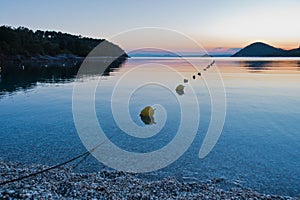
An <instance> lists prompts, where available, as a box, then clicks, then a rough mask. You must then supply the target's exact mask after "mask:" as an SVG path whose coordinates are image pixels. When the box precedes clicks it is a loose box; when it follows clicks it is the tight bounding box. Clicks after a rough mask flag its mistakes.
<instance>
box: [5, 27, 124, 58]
mask: <svg viewBox="0 0 300 200" xmlns="http://www.w3.org/2000/svg"><path fill="white" fill-rule="evenodd" d="M101 42H106V43H107V44H105V45H106V47H108V49H109V50H110V51H107V52H101V55H103V56H112V55H113V54H114V52H118V54H119V53H120V52H121V54H122V57H128V55H127V54H126V53H125V51H124V50H122V49H121V48H120V47H118V46H117V45H115V44H113V43H110V42H108V41H106V40H105V39H93V38H87V37H82V36H80V35H71V34H68V33H62V32H56V31H41V30H36V31H33V30H30V29H28V28H25V27H18V28H13V27H10V26H1V27H0V60H2V61H7V60H13V61H22V60H26V59H32V60H51V59H56V60H57V59H69V60H70V59H80V58H83V57H86V56H87V55H88V54H89V52H90V51H91V50H92V49H93V48H94V47H96V46H97V45H98V44H100V43H101ZM112 51H113V52H112ZM119 55H120V54H119Z"/></svg>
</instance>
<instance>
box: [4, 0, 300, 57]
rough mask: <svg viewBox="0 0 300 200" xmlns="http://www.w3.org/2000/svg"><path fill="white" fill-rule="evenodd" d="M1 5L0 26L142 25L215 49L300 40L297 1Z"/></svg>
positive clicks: (95, 31) (99, 34) (29, 0)
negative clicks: (183, 35) (162, 29)
mask: <svg viewBox="0 0 300 200" xmlns="http://www.w3.org/2000/svg"><path fill="white" fill-rule="evenodd" d="M0 5H1V6H0V24H1V25H9V26H14V27H17V26H25V27H28V28H31V29H34V30H36V29H41V30H56V31H62V32H68V33H72V34H77V35H79V34H80V35H82V36H89V37H95V38H107V39H109V38H110V37H111V36H112V35H115V34H118V33H119V32H122V31H126V30H129V29H133V28H139V27H144V26H146V27H162V28H168V29H174V30H177V31H179V32H182V33H184V34H187V35H188V36H190V37H192V38H194V39H195V40H196V41H197V42H199V43H200V44H202V45H203V46H204V47H205V48H207V49H210V50H214V51H226V50H227V49H228V48H240V47H244V46H245V45H248V44H250V43H252V42H255V41H262V42H266V43H269V44H271V45H274V46H277V47H281V48H285V49H290V48H297V47H299V44H300V26H299V19H300V12H299V8H300V1H299V0H286V1H284V0H277V1H274V0H244V1H235V0H226V1H225V0H224V1H221V0H219V1H218V0H211V1H207V0H205V1H202V0H185V1H183V0H182V1H174V0H163V1H159V0H152V1H146V0H126V1H125V0H123V1H121V0H101V1H100V0H90V1H84V0H52V1H40V0H26V1H23V0H9V1H5V0H0ZM131 42H133V43H134V39H133V40H132V41H131ZM123 48H125V49H126V48H129V47H123ZM184 48H185V49H184V50H186V51H193V50H192V49H189V48H188V47H184ZM230 50H231V51H232V49H229V51H230Z"/></svg>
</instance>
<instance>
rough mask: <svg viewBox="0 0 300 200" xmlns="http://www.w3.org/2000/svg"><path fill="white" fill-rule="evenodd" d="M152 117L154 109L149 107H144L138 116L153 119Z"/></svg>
mask: <svg viewBox="0 0 300 200" xmlns="http://www.w3.org/2000/svg"><path fill="white" fill-rule="evenodd" d="M153 115H154V109H153V108H152V107H151V106H146V107H145V108H144V109H143V110H142V111H141V114H140V116H141V117H153Z"/></svg>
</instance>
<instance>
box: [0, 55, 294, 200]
mask: <svg viewBox="0 0 300 200" xmlns="http://www.w3.org/2000/svg"><path fill="white" fill-rule="evenodd" d="M193 59H194V61H195V63H196V64H198V65H201V64H202V63H203V60H201V59H196V58H193ZM152 62H153V63H156V64H157V63H161V64H164V65H168V66H169V67H171V68H174V69H176V70H179V71H182V72H183V73H184V74H185V75H186V77H188V78H189V81H190V82H189V84H191V85H192V84H193V87H194V90H195V93H196V95H197V98H198V99H199V109H200V123H199V128H198V132H197V135H196V138H195V139H194V142H193V143H192V145H191V146H190V148H189V149H188V151H187V152H185V153H184V154H183V156H181V157H180V158H179V159H178V160H177V161H175V162H174V163H173V164H171V165H169V166H167V167H166V168H163V169H161V170H159V171H156V172H153V173H149V174H145V177H146V178H147V177H151V178H154V179H159V178H161V177H163V176H169V175H171V176H176V177H177V178H179V179H184V180H185V179H188V180H190V179H192V180H199V181H201V180H206V179H212V178H215V177H224V178H225V179H226V181H228V182H234V181H235V182H238V183H239V184H241V185H242V186H243V187H249V188H252V189H256V190H258V191H260V192H265V193H272V194H280V195H290V196H297V195H299V194H300V132H299V130H300V123H299V122H300V59H298V60H297V59H295V60H293V59H277V58H272V59H269V58H263V59H260V60H257V59H253V58H251V59H250V58H249V59H231V58H222V59H216V64H217V66H218V68H219V70H220V73H221V75H222V78H223V81H224V85H225V90H226V101H227V104H226V105H227V109H226V110H227V111H226V119H225V124H224V128H223V130H222V134H221V136H220V138H219V140H218V142H217V144H216V146H215V147H214V148H213V150H212V151H211V152H210V153H209V154H208V156H206V157H205V158H203V159H199V158H198V153H199V149H200V147H201V144H202V142H203V138H204V136H205V134H206V131H207V129H208V125H209V121H210V116H211V102H210V96H209V92H208V90H207V88H206V87H205V84H204V82H203V81H202V80H201V78H197V80H194V82H193V80H192V78H191V76H190V75H192V74H193V73H194V71H193V70H192V69H189V68H185V67H186V66H185V65H184V63H182V61H181V60H180V59H153V58H152V59H134V58H131V59H129V60H128V61H127V62H126V63H125V64H124V65H123V66H122V67H121V68H120V69H119V70H118V71H115V72H113V73H111V76H108V77H105V78H101V81H100V83H99V85H100V86H98V88H97V90H96V92H95V99H96V100H95V108H96V114H97V117H98V120H99V124H100V125H101V127H102V128H103V130H104V132H105V133H106V135H107V136H108V137H112V138H111V140H112V142H113V143H115V144H116V145H118V146H119V147H121V148H122V149H125V150H127V151H132V152H150V151H154V150H157V149H160V148H162V147H163V146H165V145H166V144H168V143H169V142H170V141H172V139H173V138H174V137H175V135H176V131H177V129H178V126H179V124H180V109H179V104H178V101H177V100H176V95H177V94H176V93H174V91H173V92H172V91H170V90H167V89H166V88H163V87H160V86H159V85H147V86H145V87H141V88H139V89H138V90H136V91H135V92H134V93H133V94H132V96H131V99H130V102H129V105H128V107H129V112H130V116H131V118H132V120H133V121H134V122H135V123H136V124H138V125H139V126H146V127H147V125H145V124H144V123H143V122H142V121H141V120H140V117H139V112H140V110H141V109H142V108H143V107H144V106H146V105H154V104H161V105H162V106H164V108H165V110H166V112H167V116H168V117H167V119H166V124H165V126H164V127H163V129H162V130H161V132H159V133H158V134H157V135H155V136H153V137H151V138H147V139H141V138H134V137H132V136H129V135H127V134H126V133H124V131H122V130H121V129H120V128H119V127H118V126H117V125H116V123H115V120H114V117H113V114H112V112H111V107H110V106H111V101H110V96H111V94H112V91H113V90H112V89H113V87H114V85H115V84H116V81H117V80H119V78H120V77H121V76H122V75H124V74H125V73H126V72H128V71H129V70H131V69H133V68H134V67H136V66H138V65H140V64H143V63H152ZM199 70H200V69H199ZM207 73H209V72H207ZM146 76H147V77H151V76H162V77H163V78H165V79H168V80H170V82H171V83H173V82H172V81H174V86H176V84H177V82H176V81H177V80H175V79H174V80H173V79H172V74H170V73H169V74H168V73H166V74H164V73H163V72H162V71H161V69H160V68H159V67H157V66H156V67H153V68H150V69H149V70H147V72H145V74H139V77H136V78H137V79H138V78H143V77H146ZM203 76H205V73H204V72H203ZM83 81H84V82H85V83H86V82H93V81H98V77H97V76H95V77H86V78H84V80H83ZM181 81H182V80H178V83H181ZM0 84H1V83H0ZM74 84H75V82H72V81H68V82H54V83H53V82H43V81H38V82H37V83H35V84H33V85H32V86H31V87H26V88H17V89H16V90H15V91H10V92H2V93H1V96H0V158H1V159H2V160H5V161H15V162H22V163H40V164H47V165H53V164H57V163H60V162H62V161H65V160H66V159H68V158H71V157H73V156H75V155H77V154H79V153H81V152H84V151H86V149H85V147H84V146H83V144H82V142H81V140H80V139H79V136H78V134H77V131H76V128H75V125H74V121H73V115H72V91H73V86H74ZM76 84H80V83H78V82H77V83H76ZM119 87H122V91H123V92H124V94H125V95H126V94H128V95H129V93H130V92H131V90H132V87H133V86H132V85H130V82H125V83H124V84H122V85H120V86H119ZM134 87H136V86H134ZM216 89H220V88H216ZM180 98H186V99H188V98H189V96H188V94H184V95H183V96H181V97H180ZM117 101H119V103H122V99H117ZM187 101H188V100H187ZM187 117H190V118H193V117H194V116H187ZM155 120H157V119H155ZM148 126H151V125H148ZM102 168H105V166H104V165H103V164H101V163H100V162H98V161H97V160H96V159H95V158H93V157H88V158H87V159H86V160H85V161H84V162H82V163H81V164H80V165H79V166H78V167H77V168H76V169H75V170H78V171H83V172H93V171H97V170H100V169H102Z"/></svg>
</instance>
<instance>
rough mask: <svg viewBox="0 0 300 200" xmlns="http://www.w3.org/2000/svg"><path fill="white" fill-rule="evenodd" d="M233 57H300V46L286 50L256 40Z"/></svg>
mask: <svg viewBox="0 0 300 200" xmlns="http://www.w3.org/2000/svg"><path fill="white" fill-rule="evenodd" d="M232 57H300V47H299V48H297V49H291V50H284V49H280V48H276V47H273V46H271V45H268V44H265V43H262V42H255V43H253V44H250V45H248V46H246V47H245V48H243V49H241V50H240V51H238V52H237V53H235V54H233V55H232Z"/></svg>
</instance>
